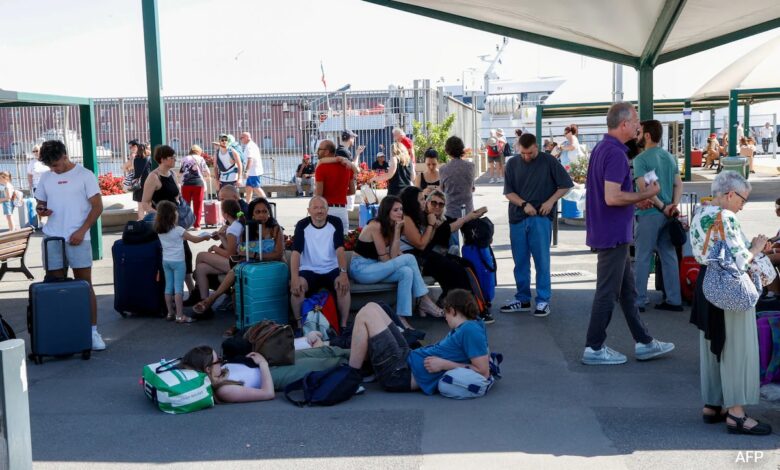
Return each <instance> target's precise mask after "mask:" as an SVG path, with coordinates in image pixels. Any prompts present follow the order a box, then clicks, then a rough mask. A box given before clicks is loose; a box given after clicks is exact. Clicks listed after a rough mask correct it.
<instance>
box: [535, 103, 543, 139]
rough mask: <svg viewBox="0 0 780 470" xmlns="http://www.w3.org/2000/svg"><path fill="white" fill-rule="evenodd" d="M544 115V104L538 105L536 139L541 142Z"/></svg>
mask: <svg viewBox="0 0 780 470" xmlns="http://www.w3.org/2000/svg"><path fill="white" fill-rule="evenodd" d="M543 115H544V106H542V105H540V104H537V105H536V140H537V141H539V143H541V140H542V116H543Z"/></svg>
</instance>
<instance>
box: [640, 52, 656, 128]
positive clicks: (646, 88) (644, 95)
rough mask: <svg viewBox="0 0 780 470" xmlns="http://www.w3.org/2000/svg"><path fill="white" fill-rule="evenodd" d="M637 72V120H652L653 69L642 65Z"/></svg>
mask: <svg viewBox="0 0 780 470" xmlns="http://www.w3.org/2000/svg"><path fill="white" fill-rule="evenodd" d="M638 72H639V120H640V121H645V120H648V119H653V68H652V67H651V66H649V65H642V66H640V67H639V69H638Z"/></svg>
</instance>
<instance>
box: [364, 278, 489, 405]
mask: <svg viewBox="0 0 780 470" xmlns="http://www.w3.org/2000/svg"><path fill="white" fill-rule="evenodd" d="M443 304H444V316H445V319H446V321H447V324H448V325H449V327H450V328H451V330H452V331H450V332H449V334H447V336H446V337H444V339H442V340H441V341H439V342H438V343H436V344H433V345H430V346H425V347H422V348H418V349H415V350H410V348H409V346H408V344H407V343H406V340H404V338H403V336H402V335H401V332H400V331H399V329H398V327H396V326H395V324H393V323H392V321H391V320H390V317H388V316H387V314H386V313H385V311H384V310H383V309H382V307H380V306H379V305H378V304H376V303H373V302H372V303H369V304H366V306H365V307H363V308H362V309H360V311H359V312H358V314H357V317H356V318H355V323H354V327H353V330H352V344H351V348H350V358H349V365H350V367H353V368H355V369H360V368H361V367H362V365H363V362H364V361H365V360H368V361H370V362H371V365H372V366H373V368H374V373H375V375H376V378H377V381H378V382H379V384H380V385H381V386H382V388H384V389H385V390H386V391H388V392H411V391H413V390H422V392H423V393H425V394H426V395H433V394H434V393H436V391H437V390H438V384H439V380H441V378H442V377H443V376H444V374H445V372H447V371H449V370H452V369H456V368H469V369H471V370H473V371H474V372H476V373H477V374H479V375H480V376H482V377H484V378H485V379H486V380H487V379H489V378H490V353H489V350H488V339H487V332H486V330H485V325H484V323H483V322H482V321H481V320H479V319H478V315H479V310H478V309H477V304H476V302H475V300H474V296H473V295H471V293H469V292H467V291H465V290H463V289H453V290H451V291H450V292H449V293H448V294H447V296H446V297H445V298H444V301H443Z"/></svg>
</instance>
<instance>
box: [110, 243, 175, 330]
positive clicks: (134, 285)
mask: <svg viewBox="0 0 780 470" xmlns="http://www.w3.org/2000/svg"><path fill="white" fill-rule="evenodd" d="M111 256H112V257H113V260H114V310H116V311H117V312H119V314H120V315H122V316H126V315H127V314H128V313H132V314H137V315H164V314H165V310H166V307H165V275H164V273H163V270H162V245H161V244H160V240H158V239H155V240H154V241H151V242H148V243H141V244H137V245H135V244H130V245H128V244H126V243H124V242H123V241H122V240H117V241H115V242H114V245H113V246H112V247H111Z"/></svg>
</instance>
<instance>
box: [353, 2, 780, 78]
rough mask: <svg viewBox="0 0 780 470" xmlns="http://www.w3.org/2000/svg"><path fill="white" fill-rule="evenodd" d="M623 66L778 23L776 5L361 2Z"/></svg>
mask: <svg viewBox="0 0 780 470" xmlns="http://www.w3.org/2000/svg"><path fill="white" fill-rule="evenodd" d="M365 1H368V2H370V3H375V4H379V5H384V6H388V7H391V8H396V9H399V10H404V11H409V12H412V13H417V14H420V15H425V16H429V17H433V18H437V19H440V20H442V21H447V22H450V23H455V24H461V25H464V26H469V27H474V28H477V29H483V30H486V31H491V32H495V33H497V34H502V35H505V36H508V37H513V38H516V39H521V40H525V41H529V42H533V43H537V44H542V45H546V46H550V47H555V48H557V49H562V50H567V51H569V52H574V53H578V54H583V55H589V56H592V57H596V58H600V59H605V60H609V61H611V62H617V63H622V64H626V65H631V66H634V67H636V66H639V65H650V66H655V65H657V64H661V63H664V62H668V61H670V60H674V59H677V58H680V57H684V56H686V55H690V54H694V53H696V52H701V51H703V50H707V49H710V48H712V47H715V46H718V45H721V44H726V43H728V42H732V41H735V40H738V39H741V38H744V37H748V36H751V35H754V34H757V33H760V32H763V31H768V30H770V29H773V28H776V27H778V26H780V1H778V0H740V1H734V0H597V1H582V0H554V1H550V0H522V1H518V0H365Z"/></svg>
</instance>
